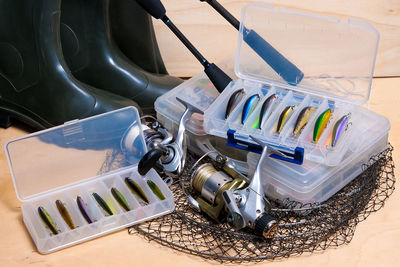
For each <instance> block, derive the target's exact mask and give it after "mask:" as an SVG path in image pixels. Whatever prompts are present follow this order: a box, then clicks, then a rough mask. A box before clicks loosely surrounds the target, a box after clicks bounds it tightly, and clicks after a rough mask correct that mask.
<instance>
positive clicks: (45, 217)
mask: <svg viewBox="0 0 400 267" xmlns="http://www.w3.org/2000/svg"><path fill="white" fill-rule="evenodd" d="M38 212H39V216H40V218H41V219H42V221H43V222H44V223H45V225H46V226H47V227H48V228H49V229H50V231H51V232H52V233H53V234H55V235H56V234H58V230H57V228H56V224H55V223H54V221H53V219H52V218H51V217H50V215H49V213H47V211H46V210H45V209H44V208H43V207H39V208H38Z"/></svg>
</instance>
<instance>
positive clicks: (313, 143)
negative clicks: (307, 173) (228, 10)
mask: <svg viewBox="0 0 400 267" xmlns="http://www.w3.org/2000/svg"><path fill="white" fill-rule="evenodd" d="M248 31H254V32H256V33H257V34H258V35H259V36H261V37H262V38H264V39H265V40H266V41H268V42H269V43H270V44H271V45H272V46H273V47H275V48H276V49H278V50H279V52H280V53H281V54H282V55H284V56H285V57H286V58H287V59H288V60H289V61H290V62H292V63H293V64H295V65H296V66H297V67H298V68H299V69H300V70H301V71H302V72H303V73H304V77H303V78H302V79H301V80H299V81H298V84H297V85H290V84H288V83H287V82H285V81H284V80H283V79H282V78H281V77H280V76H279V74H278V73H276V72H275V71H274V70H273V69H272V68H271V67H270V66H269V65H268V64H267V63H266V62H265V61H264V60H263V59H262V58H261V57H260V56H259V55H258V54H257V53H256V52H254V50H252V49H251V48H250V46H249V45H248V44H247V43H246V41H247V42H249V41H248V40H244V39H243V38H244V37H243V36H245V37H246V36H248ZM378 41H379V33H378V32H377V31H376V30H375V29H374V28H373V27H372V26H371V25H370V24H368V23H367V22H366V21H363V20H359V19H352V18H350V19H346V20H343V21H342V20H340V19H335V18H331V17H325V16H320V15H316V14H310V13H305V12H302V11H296V10H291V9H285V8H279V7H275V6H274V5H272V4H269V3H265V2H255V3H252V4H250V5H247V6H246V7H245V8H244V9H243V10H242V17H241V26H240V33H239V38H238V49H237V55H236V59H235V73H236V75H237V76H238V77H239V79H238V80H237V81H235V82H233V83H231V84H230V85H229V86H228V87H227V88H226V89H225V90H224V91H223V92H222V93H221V95H220V96H218V98H217V99H216V100H215V101H214V102H213V103H212V104H211V105H210V106H209V108H208V109H207V110H206V111H205V113H204V130H205V132H207V133H209V134H211V135H215V136H219V137H222V138H226V139H227V142H228V144H229V145H232V146H235V147H238V148H242V149H246V150H249V151H255V150H260V148H258V147H257V146H256V144H255V143H254V141H252V139H251V138H250V135H252V136H254V137H256V138H258V139H260V140H262V141H264V142H265V143H267V144H269V145H270V146H271V147H273V148H275V149H276V150H278V151H280V152H283V153H285V154H286V157H285V156H280V155H279V153H278V154H276V155H274V156H275V157H277V158H280V159H282V160H287V161H290V162H297V163H299V164H301V163H302V161H303V160H310V161H314V162H317V163H323V164H326V165H328V166H337V165H339V164H340V163H341V162H342V161H343V159H344V156H345V154H346V152H347V150H348V148H349V146H353V147H354V146H355V143H357V144H358V145H361V144H360V143H359V142H358V140H359V137H360V135H362V134H364V133H363V130H364V128H365V125H363V124H364V123H365V121H364V120H365V119H368V120H369V122H368V123H369V124H370V127H371V128H376V127H380V126H381V123H380V121H381V120H382V118H381V117H379V116H375V117H372V118H365V116H364V114H363V113H364V111H365V109H364V108H362V107H361V105H363V104H365V103H367V101H368V99H369V96H370V90H371V83H372V76H373V71H374V66H375V58H376V52H377V48H378ZM239 90H241V91H242V92H243V93H242V94H241V95H242V97H241V98H238V99H237V100H236V103H235V104H236V105H231V106H232V107H233V108H232V109H231V110H230V113H228V114H229V115H228V116H227V107H228V105H229V102H230V100H231V97H232V96H233V95H234V94H235V92H237V91H239ZM252 96H256V99H255V100H254V101H253V103H252V105H249V103H250V102H248V101H249V99H250V98H251V97H252ZM271 96H273V101H272V102H271V103H272V104H271V105H270V106H267V107H268V108H267V109H264V110H263V104H266V102H267V99H269V98H270V97H271ZM307 108H308V109H310V113H309V114H308V120H307V123H306V124H305V125H303V127H302V128H301V129H300V130H298V131H295V127H296V125H300V124H298V120H299V118H301V117H300V116H301V115H302V114H304V113H302V111H303V112H304V111H305V109H307ZM246 109H247V112H246V116H247V117H246V116H245V115H244V114H245V111H246ZM328 110H329V112H327V111H328ZM286 112H287V113H286ZM326 112H327V113H326ZM244 116H245V117H244ZM342 118H346V121H345V123H344V124H343V125H341V126H340V127H341V129H340V135H338V136H337V137H336V136H335V134H334V133H336V132H335V130H336V129H337V126H336V125H339V124H340V120H341V119H342ZM323 120H325V123H322V124H321V122H323ZM337 123H338V124H337ZM317 125H319V128H318V127H317ZM335 126H336V128H335ZM386 128H388V127H386ZM317 136H318V137H317ZM332 139H335V140H336V141H335V142H333V141H332ZM355 149H357V148H355Z"/></svg>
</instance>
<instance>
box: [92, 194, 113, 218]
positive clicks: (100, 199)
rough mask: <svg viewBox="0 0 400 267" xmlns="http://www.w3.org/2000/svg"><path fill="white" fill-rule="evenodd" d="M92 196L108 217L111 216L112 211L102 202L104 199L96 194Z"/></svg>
mask: <svg viewBox="0 0 400 267" xmlns="http://www.w3.org/2000/svg"><path fill="white" fill-rule="evenodd" d="M92 196H93V197H94V199H95V200H96V201H97V203H98V204H99V205H100V207H102V208H103V210H104V211H105V212H107V213H108V214H109V215H113V212H112V210H111V209H110V207H109V206H108V205H107V203H106V202H105V201H104V199H103V198H102V197H101V196H100V195H99V194H97V193H93V194H92Z"/></svg>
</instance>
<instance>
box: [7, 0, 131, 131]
mask: <svg viewBox="0 0 400 267" xmlns="http://www.w3.org/2000/svg"><path fill="white" fill-rule="evenodd" d="M60 5H61V0H24V1H15V0H0V125H1V126H3V127H8V126H9V122H10V120H9V119H10V117H15V118H17V119H19V120H21V121H23V122H25V123H27V124H29V125H31V126H33V127H35V128H37V129H44V128H47V127H52V126H55V125H59V124H62V123H64V122H66V121H70V120H73V119H80V118H85V117H89V116H93V115H96V114H100V113H103V112H106V111H110V110H114V109H118V108H122V107H125V106H136V107H137V104H136V103H135V102H133V101H132V100H130V99H126V98H123V97H120V96H118V95H114V94H111V93H109V92H105V91H102V90H99V89H96V88H93V87H91V86H88V85H86V84H84V83H82V82H79V81H78V80H76V79H75V78H74V77H73V76H72V75H71V73H70V70H69V69H68V67H67V65H66V63H65V61H64V58H63V55H62V50H61V42H60V32H59V29H60V27H59V25H60Z"/></svg>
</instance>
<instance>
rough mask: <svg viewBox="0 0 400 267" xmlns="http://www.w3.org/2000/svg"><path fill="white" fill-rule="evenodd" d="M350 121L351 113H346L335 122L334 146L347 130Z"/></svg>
mask: <svg viewBox="0 0 400 267" xmlns="http://www.w3.org/2000/svg"><path fill="white" fill-rule="evenodd" d="M348 122H349V115H344V116H343V117H341V118H340V119H339V120H338V121H337V122H336V123H335V126H333V131H332V143H331V145H332V147H334V146H336V144H337V142H338V140H339V137H340V136H341V135H342V133H343V132H344V131H345V129H346V126H347V123H348Z"/></svg>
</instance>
